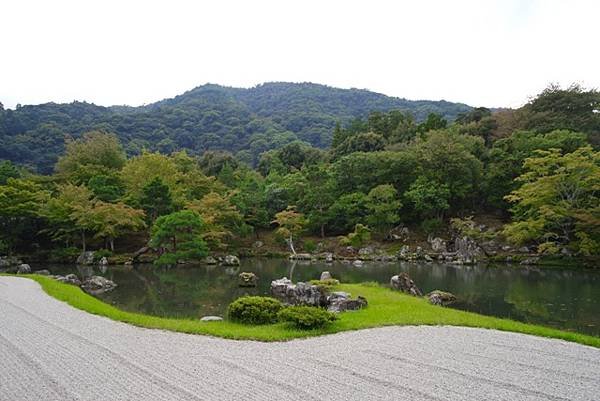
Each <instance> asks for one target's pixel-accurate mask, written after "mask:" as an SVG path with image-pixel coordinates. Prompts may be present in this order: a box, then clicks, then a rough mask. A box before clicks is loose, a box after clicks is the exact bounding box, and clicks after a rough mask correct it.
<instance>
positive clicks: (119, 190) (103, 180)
mask: <svg viewBox="0 0 600 401" xmlns="http://www.w3.org/2000/svg"><path fill="white" fill-rule="evenodd" d="M87 187H88V188H89V189H90V190H91V191H92V192H93V193H94V195H95V196H96V198H98V199H100V200H102V201H104V202H115V201H116V200H117V199H119V198H121V197H122V196H123V195H124V194H125V187H124V186H123V182H122V181H121V179H120V177H119V175H118V174H117V173H107V174H100V175H95V176H93V177H91V178H90V179H89V181H88V182H87Z"/></svg>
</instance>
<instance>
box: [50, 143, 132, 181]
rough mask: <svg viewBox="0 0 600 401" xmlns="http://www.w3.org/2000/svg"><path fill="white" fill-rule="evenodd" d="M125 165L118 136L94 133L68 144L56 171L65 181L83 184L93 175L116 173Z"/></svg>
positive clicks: (123, 153)
mask: <svg viewBox="0 0 600 401" xmlns="http://www.w3.org/2000/svg"><path fill="white" fill-rule="evenodd" d="M124 164H125V152H124V151H123V148H122V147H121V144H120V143H119V140H118V139H117V137H116V136H115V135H112V134H108V133H105V132H102V131H93V132H88V133H86V134H84V135H83V137H82V138H81V139H77V140H72V141H70V142H67V145H66V150H65V154H64V155H63V156H61V157H60V158H59V159H58V162H57V163H56V172H57V174H58V175H60V176H61V177H64V178H65V179H67V180H70V181H73V182H76V183H86V182H88V181H89V179H90V178H92V177H93V176H95V175H99V174H107V173H110V172H111V171H116V170H119V169H121V168H122V167H123V165H124Z"/></svg>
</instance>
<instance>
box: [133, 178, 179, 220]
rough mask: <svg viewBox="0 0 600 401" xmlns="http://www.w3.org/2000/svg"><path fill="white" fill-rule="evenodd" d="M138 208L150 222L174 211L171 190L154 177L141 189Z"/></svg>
mask: <svg viewBox="0 0 600 401" xmlns="http://www.w3.org/2000/svg"><path fill="white" fill-rule="evenodd" d="M140 207H141V208H142V209H144V211H145V212H146V216H147V217H148V220H149V221H150V222H153V221H154V220H156V219H157V218H158V217H160V216H163V215H165V214H169V213H171V212H172V211H173V210H174V208H175V207H174V205H173V198H172V197H171V190H170V189H169V187H168V186H167V185H166V184H165V183H163V181H162V179H160V177H155V178H154V179H153V180H152V181H150V182H149V183H148V184H146V186H144V188H142V195H141V197H140Z"/></svg>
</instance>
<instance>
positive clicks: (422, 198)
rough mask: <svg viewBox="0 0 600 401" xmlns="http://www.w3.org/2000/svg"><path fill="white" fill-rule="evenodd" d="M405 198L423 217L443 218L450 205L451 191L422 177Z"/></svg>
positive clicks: (445, 186)
mask: <svg viewBox="0 0 600 401" xmlns="http://www.w3.org/2000/svg"><path fill="white" fill-rule="evenodd" d="M404 197H405V198H406V199H408V200H409V201H410V202H412V204H413V207H414V209H415V211H416V212H417V213H419V214H420V215H421V217H425V218H431V217H439V218H442V217H443V213H444V211H446V210H448V208H449V207H450V204H449V203H448V200H449V198H450V189H449V188H448V186H447V185H446V184H440V183H438V182H436V181H432V180H429V179H428V178H427V177H424V176H421V177H419V178H417V180H416V181H415V182H413V183H412V185H411V186H410V189H409V190H408V191H406V192H405V193H404Z"/></svg>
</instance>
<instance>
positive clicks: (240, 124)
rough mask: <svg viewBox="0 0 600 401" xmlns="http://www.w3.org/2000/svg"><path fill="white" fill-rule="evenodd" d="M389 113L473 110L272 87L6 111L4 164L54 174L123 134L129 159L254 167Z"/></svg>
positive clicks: (0, 134)
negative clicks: (175, 157) (278, 152)
mask: <svg viewBox="0 0 600 401" xmlns="http://www.w3.org/2000/svg"><path fill="white" fill-rule="evenodd" d="M390 110H402V111H408V112H410V114H411V115H412V116H413V117H414V119H415V120H416V121H422V120H424V119H425V118H426V117H427V115H428V114H429V113H437V114H440V115H441V116H443V117H444V118H445V119H447V120H449V121H451V120H454V118H456V116H457V115H458V114H460V113H463V112H466V111H469V110H470V107H468V106H466V105H464V104H458V103H450V102H446V101H410V100H406V99H399V98H392V97H388V96H385V95H381V94H377V93H373V92H369V91H366V90H358V89H349V90H346V89H336V88H331V87H328V86H323V85H316V84H310V83H305V84H292V83H266V84H263V85H259V86H257V87H254V88H251V89H239V88H228V87H223V86H218V85H204V86H201V87H198V88H195V89H193V90H191V91H189V92H186V93H184V94H182V95H180V96H177V97H175V98H173V99H168V100H163V101H160V102H157V103H154V104H150V105H147V106H142V107H126V106H115V107H100V106H96V105H93V104H89V103H82V102H75V103H71V104H55V103H47V104H42V105H37V106H17V108H16V110H3V109H2V107H1V105H0V159H6V160H11V161H13V162H15V163H17V164H21V165H25V166H28V167H30V168H31V169H33V170H34V171H37V172H39V173H44V174H48V173H51V172H52V169H53V166H54V164H55V163H56V161H57V159H58V156H59V155H60V154H62V153H63V152H64V149H65V142H67V141H69V140H71V139H78V138H80V137H81V136H82V135H83V133H85V132H87V131H91V130H102V131H106V132H111V133H114V134H115V135H117V136H118V138H119V140H120V141H121V143H122V144H123V147H124V149H125V151H126V153H127V155H129V156H134V155H138V154H140V153H141V152H142V151H143V150H147V151H158V152H161V153H166V154H168V153H171V152H173V151H175V150H184V149H185V150H186V151H187V152H188V153H189V154H190V155H201V154H202V153H203V152H205V151H207V150H226V151H229V152H232V153H234V154H235V155H236V158H237V159H239V160H242V161H244V162H246V163H248V164H255V163H256V162H257V161H258V158H259V156H260V154H261V153H262V152H264V151H267V150H270V149H275V148H280V147H282V146H283V145H285V144H288V143H290V142H293V141H297V140H300V141H303V142H306V143H308V144H310V145H312V146H315V147H319V148H327V147H328V146H330V145H331V140H332V133H333V128H334V126H335V124H336V123H341V124H347V123H349V122H350V121H352V120H354V119H355V118H365V117H367V115H368V114H369V113H370V112H371V111H390Z"/></svg>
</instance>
